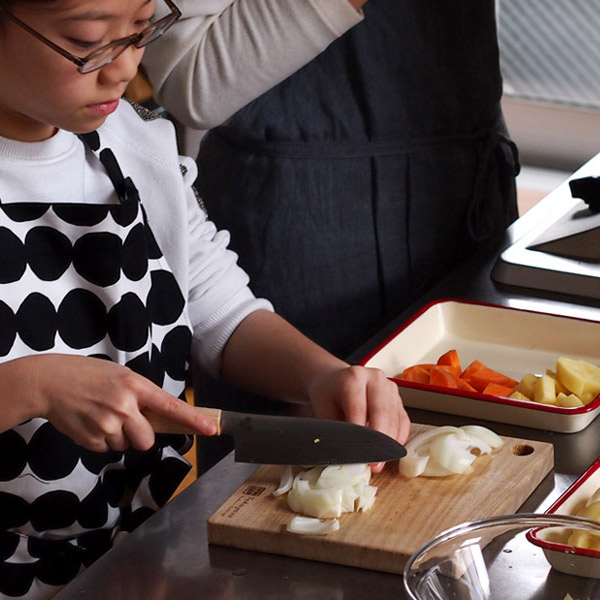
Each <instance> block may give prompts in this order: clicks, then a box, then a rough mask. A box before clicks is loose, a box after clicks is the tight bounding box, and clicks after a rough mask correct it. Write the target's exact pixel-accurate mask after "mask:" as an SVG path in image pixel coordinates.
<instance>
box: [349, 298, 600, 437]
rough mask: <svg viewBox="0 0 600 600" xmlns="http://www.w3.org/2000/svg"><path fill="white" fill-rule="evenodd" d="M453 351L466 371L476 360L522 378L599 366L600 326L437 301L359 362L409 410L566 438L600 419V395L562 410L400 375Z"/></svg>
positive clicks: (461, 301) (466, 302)
mask: <svg viewBox="0 0 600 600" xmlns="http://www.w3.org/2000/svg"><path fill="white" fill-rule="evenodd" d="M453 348H455V349H456V350H457V351H458V355H459V358H460V361H461V365H462V367H463V368H465V367H466V366H468V365H469V364H470V363H471V362H472V361H473V360H475V359H478V360H480V361H481V362H483V363H484V364H485V365H486V366H488V367H490V368H491V369H494V370H496V371H500V372H501V373H503V374H505V375H508V376H509V377H512V378H513V379H516V380H517V381H519V380H520V379H521V378H522V377H523V376H524V375H526V374H527V373H535V374H537V375H541V374H543V373H544V372H545V371H546V369H551V370H553V371H554V370H555V369H556V361H557V360H558V358H559V357H561V356H567V357H570V358H578V359H584V360H587V361H589V362H591V363H593V364H596V365H600V322H596V321H587V320H584V319H577V318H572V317H562V316H559V315H552V314H547V313H541V312H534V311H528V310H520V309H516V308H510V307H505V306H498V305H493V304H485V303H478V302H470V301H464V300H453V299H449V300H440V301H436V302H432V303H430V304H428V305H426V306H425V307H424V308H423V309H421V310H420V311H419V312H418V313H417V314H416V315H415V316H414V317H413V318H412V319H411V320H409V321H408V322H407V323H405V324H404V325H403V326H402V327H401V328H400V329H398V330H397V331H396V332H395V333H394V334H392V335H391V336H390V337H389V338H388V339H387V340H386V341H385V342H384V343H383V344H381V345H380V346H379V347H378V348H376V349H375V350H374V351H373V352H372V353H371V354H369V355H368V356H366V357H365V358H364V359H363V360H362V361H360V364H362V365H366V366H370V367H379V368H380V369H382V370H383V371H384V373H385V374H386V375H387V376H388V377H389V378H390V379H392V380H393V381H395V382H396V383H397V384H398V386H399V387H400V393H401V395H402V399H403V401H404V404H405V406H409V407H414V408H422V409H425V410H431V411H435V412H442V413H446V414H453V415H461V416H466V417H473V418H476V419H486V420H489V421H495V422H499V423H509V424H511V425H521V426H524V427H532V428H534V429H545V430H548V431H555V432H561V433H573V432H576V431H581V430H582V429H584V428H585V427H587V426H588V425H589V424H590V423H591V422H592V421H593V419H595V418H596V416H598V412H599V411H600V396H598V397H596V398H595V399H594V400H593V401H592V402H590V403H589V404H588V405H586V406H582V407H577V408H563V407H560V406H552V405H546V404H540V403H538V402H530V401H524V400H512V399H510V398H500V397H493V396H488V395H484V394H480V393H477V392H468V391H459V390H454V389H447V388H442V387H436V386H430V385H424V384H419V383H413V382H409V381H403V380H402V379H399V378H398V377H400V375H399V374H401V373H402V371H403V370H404V369H405V368H406V367H409V366H411V365H415V364H418V363H435V362H436V361H437V359H438V358H439V357H440V356H441V355H442V354H444V353H445V352H447V351H448V350H451V349H453Z"/></svg>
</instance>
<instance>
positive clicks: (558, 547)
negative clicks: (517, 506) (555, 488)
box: [526, 458, 600, 558]
mask: <svg viewBox="0 0 600 600" xmlns="http://www.w3.org/2000/svg"><path fill="white" fill-rule="evenodd" d="M599 468H600V458H597V459H596V460H595V462H594V463H593V464H592V466H591V467H589V468H588V470H587V471H585V472H584V474H583V475H582V476H581V477H579V479H577V480H576V481H574V482H573V484H572V485H571V486H569V487H568V488H567V489H566V490H565V491H564V492H563V493H562V494H561V496H560V497H559V498H558V500H556V502H554V504H552V506H550V508H548V510H546V511H545V512H544V514H550V515H551V514H554V513H556V511H557V510H558V509H559V508H560V507H561V506H562V505H563V504H564V502H565V500H567V498H569V497H570V496H572V495H573V493H574V492H576V491H577V490H578V489H579V488H580V487H581V486H582V485H583V484H584V483H585V482H586V481H587V480H588V479H589V478H590V477H591V476H592V475H594V474H595V472H596V471H597V470H598V469H599ZM542 529H545V528H544V527H538V528H537V529H532V530H531V531H528V532H527V534H526V537H527V539H528V540H529V541H530V542H531V543H532V544H535V545H536V546H539V547H540V548H543V549H545V550H554V551H556V552H562V553H568V554H579V555H581V556H589V557H591V558H600V551H598V550H590V549H588V548H578V547H576V546H569V545H568V544H559V543H557V542H548V541H546V540H542V539H540V538H539V537H538V536H537V533H538V532H539V531H541V530H542Z"/></svg>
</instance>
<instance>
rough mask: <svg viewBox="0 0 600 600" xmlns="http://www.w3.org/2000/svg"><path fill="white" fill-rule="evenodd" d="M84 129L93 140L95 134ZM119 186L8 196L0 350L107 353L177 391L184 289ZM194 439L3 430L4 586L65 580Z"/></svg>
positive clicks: (143, 500) (159, 492)
mask: <svg viewBox="0 0 600 600" xmlns="http://www.w3.org/2000/svg"><path fill="white" fill-rule="evenodd" d="M86 137H89V140H91V142H92V144H93V145H94V146H95V145H96V144H98V147H99V140H98V139H96V138H97V135H93V134H91V135H90V136H87V134H86ZM103 152H104V151H103ZM109 155H112V153H110V152H109ZM113 159H114V156H113ZM111 160H112V159H111ZM112 176H113V177H114V173H113V174H112ZM127 190H128V193H127V197H126V198H122V199H121V200H122V201H121V202H120V203H119V204H107V205H82V204H69V203H66V202H65V203H61V204H52V205H45V204H27V203H16V204H10V203H7V201H6V199H3V203H1V204H0V294H1V295H0V359H2V360H11V359H14V358H19V357H20V356H25V355H29V354H35V353H38V352H60V353H66V354H78V355H82V356H92V357H96V358H101V359H104V360H112V361H116V362H119V363H120V364H124V365H126V366H128V367H129V368H130V369H132V370H134V371H135V372H137V373H140V374H141V375H143V376H144V377H147V378H148V379H150V380H151V381H153V382H154V383H155V384H157V385H159V386H162V387H163V388H164V389H166V390H167V391H169V392H170V393H172V394H173V395H176V396H178V397H180V398H184V389H185V375H186V370H187V361H188V354H189V349H190V344H191V332H190V329H189V325H188V324H187V321H186V317H185V299H184V298H183V296H182V294H181V290H180V288H179V286H178V284H177V281H176V280H175V278H174V277H173V274H172V273H171V272H170V270H169V269H168V266H167V265H166V262H165V260H164V258H163V256H162V253H161V252H160V248H159V247H158V245H157V243H156V240H155V238H154V236H153V234H152V232H151V230H150V228H149V226H148V224H147V219H146V218H145V213H144V210H143V206H142V205H141V204H140V203H139V202H138V201H137V199H136V194H131V193H130V192H131V182H129V184H128V187H127ZM190 446H191V439H188V438H186V437H185V436H162V435H159V436H157V437H156V443H155V446H154V447H153V448H152V449H151V450H150V451H148V452H138V451H135V450H127V451H126V452H107V453H103V454H99V453H94V452H90V451H87V450H85V449H84V448H82V447H80V446H78V445H77V444H75V443H74V442H73V441H72V440H71V439H70V438H69V437H67V436H66V435H64V434H62V433H60V432H59V431H58V430H56V429H55V428H54V427H53V426H52V425H51V424H50V423H49V422H48V421H46V420H45V419H40V418H36V419H31V420H29V421H27V422H25V423H23V424H21V425H19V426H18V427H15V428H14V429H12V430H10V431H6V432H3V433H1V434H0V456H3V457H10V460H0V596H2V594H5V595H7V596H12V597H19V596H24V595H25V594H28V593H31V594H34V590H37V589H45V587H44V586H46V587H47V586H63V585H65V584H66V583H68V582H69V581H70V580H71V579H72V578H73V577H74V576H75V575H76V574H77V573H78V572H79V571H80V569H81V568H82V566H86V565H89V564H91V563H92V562H93V561H94V560H96V558H97V557H99V556H100V555H101V554H103V553H104V552H105V551H106V550H108V549H109V548H110V546H111V544H112V540H113V538H114V535H115V533H116V532H117V531H118V530H124V531H130V530H133V529H134V528H135V527H136V526H137V525H138V524H139V523H141V522H142V521H143V520H145V519H146V518H148V516H150V515H151V514H152V513H153V512H154V511H155V510H156V509H157V508H158V507H160V506H162V505H163V504H164V503H165V502H166V501H167V500H168V499H169V498H170V496H171V495H172V493H173V492H174V491H175V489H176V488H177V486H178V485H179V483H180V482H181V480H182V479H183V477H184V476H185V474H186V473H187V471H188V469H189V465H187V463H186V462H185V461H183V459H182V458H181V453H183V452H185V451H186V450H187V449H188V448H189V447H190ZM126 500H127V502H130V504H128V503H127V502H126ZM134 506H135V509H134V508H133V507H134ZM8 530H11V531H8ZM41 534H44V536H43V537H42V536H41Z"/></svg>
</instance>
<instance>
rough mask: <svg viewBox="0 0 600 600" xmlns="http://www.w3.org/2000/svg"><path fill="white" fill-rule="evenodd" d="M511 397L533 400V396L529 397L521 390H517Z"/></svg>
mask: <svg viewBox="0 0 600 600" xmlns="http://www.w3.org/2000/svg"><path fill="white" fill-rule="evenodd" d="M509 398H512V399H513V400H527V401H528V402H531V401H532V400H531V398H528V397H527V396H526V395H525V394H521V392H519V391H518V390H515V391H514V392H513V393H512V394H511V395H510V396H509Z"/></svg>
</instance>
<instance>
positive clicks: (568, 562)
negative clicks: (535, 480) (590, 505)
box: [527, 459, 600, 579]
mask: <svg viewBox="0 0 600 600" xmlns="http://www.w3.org/2000/svg"><path fill="white" fill-rule="evenodd" d="M598 488H600V459H598V460H596V462H595V463H594V464H593V465H592V466H591V467H590V468H589V469H588V470H587V471H586V472H585V473H584V474H583V475H582V476H581V477H580V478H579V479H577V480H576V481H575V482H574V483H573V485H571V487H569V488H568V489H567V490H566V491H565V492H564V494H563V495H562V496H560V498H559V499H558V500H557V501H556V502H555V503H554V504H553V505H552V506H551V507H550V508H549V509H548V510H547V511H546V513H549V514H557V515H575V514H576V513H577V512H578V511H579V510H581V509H582V508H583V507H584V506H585V504H586V502H587V501H588V499H589V498H590V497H591V496H592V494H593V493H594V492H595V491H596V490H597V489H598ZM568 537H569V531H565V530H562V529H559V528H551V529H539V530H538V529H534V530H532V531H529V532H527V539H528V540H529V541H530V542H533V543H534V544H536V545H537V546H540V547H541V548H542V550H543V551H544V555H545V556H546V560H547V561H548V562H549V563H550V564H551V565H552V567H553V568H554V569H556V570H557V571H560V572H562V573H568V574H570V575H580V576H582V577H593V578H595V579H600V563H599V560H600V552H597V551H595V550H588V549H586V548H574V547H573V546H569V545H567V543H566V541H567V539H568Z"/></svg>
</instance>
